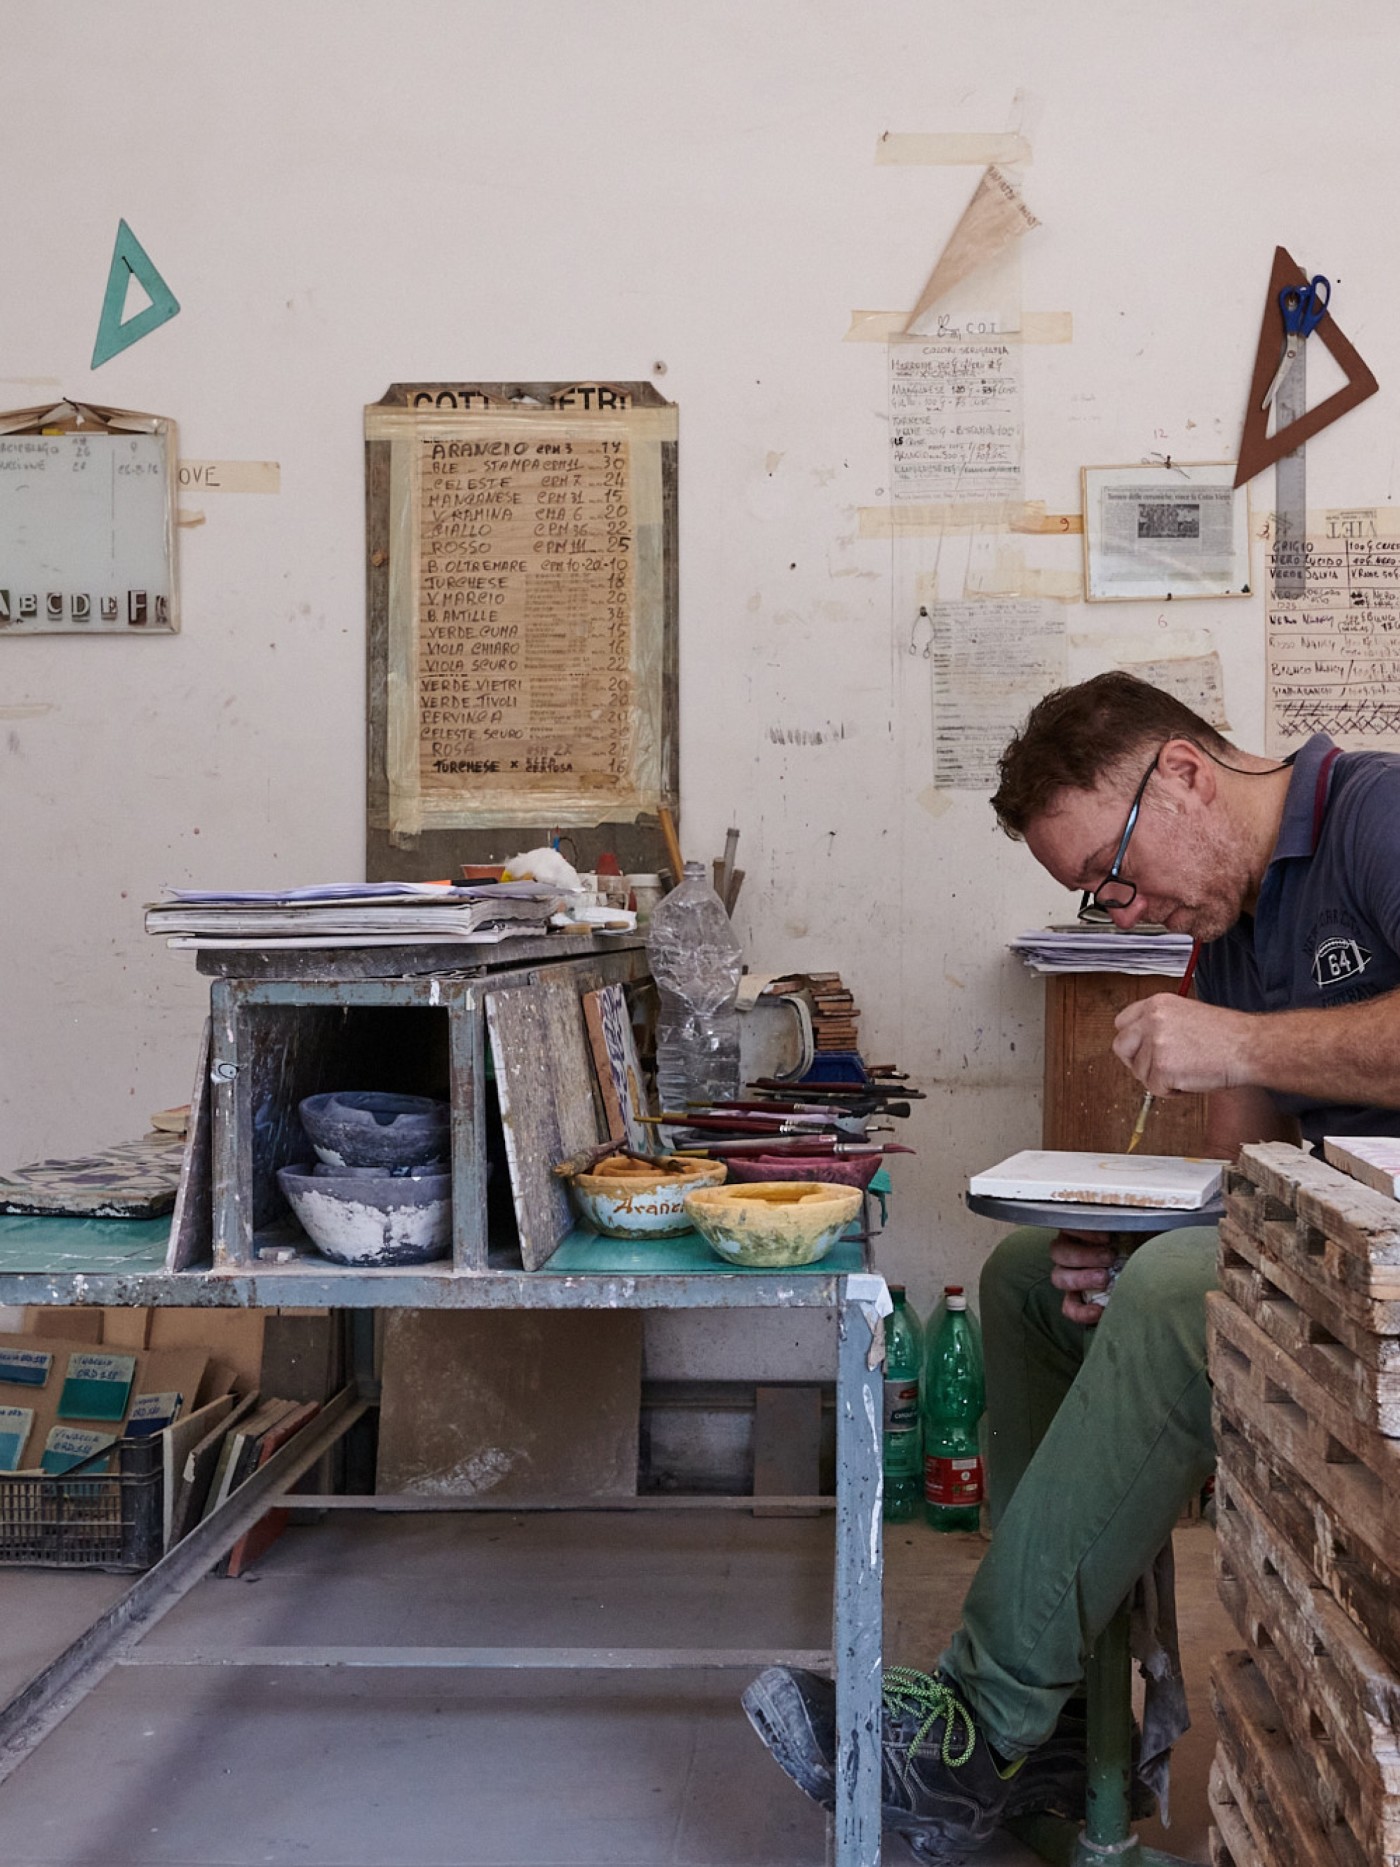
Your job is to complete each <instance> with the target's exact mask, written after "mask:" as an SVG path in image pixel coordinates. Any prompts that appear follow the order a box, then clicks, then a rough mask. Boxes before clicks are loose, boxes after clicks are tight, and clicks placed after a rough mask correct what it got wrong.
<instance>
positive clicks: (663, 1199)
mask: <svg viewBox="0 0 1400 1867" xmlns="http://www.w3.org/2000/svg"><path fill="white" fill-rule="evenodd" d="M663 1164H664V1165H665V1166H667V1167H670V1168H671V1169H672V1171H671V1172H669V1173H655V1172H648V1171H647V1169H646V1168H645V1167H644V1166H643V1165H642V1164H641V1162H640V1161H631V1160H624V1159H622V1158H621V1157H620V1156H616V1155H614V1156H612V1157H611V1158H610V1159H608V1160H603V1161H600V1162H599V1163H598V1165H597V1166H596V1167H595V1168H594V1169H593V1170H592V1172H590V1173H576V1174H573V1175H572V1176H571V1177H570V1180H569V1186H570V1188H571V1189H572V1191H573V1195H574V1204H575V1205H576V1206H577V1207H578V1211H579V1216H580V1218H582V1219H583V1221H584V1223H585V1224H586V1225H591V1226H592V1227H593V1229H594V1231H595V1232H602V1233H603V1234H604V1235H605V1236H606V1237H608V1238H676V1237H679V1236H680V1234H681V1233H682V1232H689V1231H692V1230H693V1229H694V1227H693V1225H692V1223H691V1220H690V1216H689V1214H688V1213H687V1211H686V1207H685V1196H686V1194H687V1193H689V1192H693V1191H694V1189H695V1188H696V1187H703V1186H719V1185H720V1184H721V1183H722V1182H723V1180H724V1174H725V1168H724V1162H723V1161H722V1160H704V1161H702V1160H694V1159H687V1158H680V1157H677V1156H675V1155H667V1156H663Z"/></svg>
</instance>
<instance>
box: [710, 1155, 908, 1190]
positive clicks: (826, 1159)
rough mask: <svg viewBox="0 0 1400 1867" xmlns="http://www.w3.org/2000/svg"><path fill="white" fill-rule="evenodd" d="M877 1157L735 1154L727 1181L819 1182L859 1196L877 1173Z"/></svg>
mask: <svg viewBox="0 0 1400 1867" xmlns="http://www.w3.org/2000/svg"><path fill="white" fill-rule="evenodd" d="M883 1159H884V1156H883V1155H881V1154H838V1155H836V1156H835V1157H834V1158H833V1157H832V1156H831V1155H830V1154H812V1155H809V1156H808V1157H807V1158H806V1159H805V1160H804V1159H803V1157H802V1156H801V1155H800V1154H735V1155H732V1156H731V1157H730V1161H729V1177H730V1179H731V1180H820V1181H822V1182H823V1183H824V1184H825V1185H827V1186H856V1187H859V1188H860V1190H861V1191H862V1192H864V1191H865V1189H866V1187H867V1186H869V1184H870V1182H871V1181H872V1180H873V1179H874V1178H875V1175H876V1174H877V1173H878V1172H879V1171H880V1165H881V1162H882V1160H883Z"/></svg>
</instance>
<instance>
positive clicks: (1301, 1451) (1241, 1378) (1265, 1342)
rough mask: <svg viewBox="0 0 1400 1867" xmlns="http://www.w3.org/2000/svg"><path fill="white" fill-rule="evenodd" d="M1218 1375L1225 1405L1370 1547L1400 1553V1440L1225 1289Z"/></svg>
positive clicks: (1210, 1307)
mask: <svg viewBox="0 0 1400 1867" xmlns="http://www.w3.org/2000/svg"><path fill="white" fill-rule="evenodd" d="M1206 1318H1207V1326H1208V1341H1209V1360H1210V1375H1211V1380H1212V1381H1213V1382H1214V1383H1215V1387H1216V1391H1217V1393H1218V1394H1219V1396H1220V1401H1221V1405H1222V1406H1223V1407H1224V1408H1225V1409H1226V1410H1227V1411H1228V1413H1229V1414H1230V1416H1231V1417H1232V1418H1234V1419H1236V1420H1238V1421H1240V1422H1241V1423H1242V1424H1243V1425H1244V1426H1245V1428H1246V1429H1247V1430H1250V1429H1257V1430H1258V1432H1259V1434H1260V1436H1261V1437H1262V1438H1263V1439H1264V1440H1265V1441H1266V1442H1267V1443H1269V1444H1272V1445H1274V1446H1276V1447H1277V1448H1278V1450H1279V1452H1280V1453H1281V1454H1282V1456H1283V1457H1284V1458H1285V1459H1286V1460H1287V1461H1288V1463H1289V1464H1290V1465H1292V1466H1293V1467H1294V1468H1295V1469H1296V1470H1297V1471H1299V1472H1301V1473H1302V1475H1303V1476H1304V1478H1306V1479H1307V1481H1308V1483H1309V1484H1311V1485H1312V1486H1314V1487H1315V1489H1316V1490H1317V1491H1318V1492H1319V1493H1320V1495H1321V1496H1322V1497H1323V1498H1325V1499H1326V1501H1327V1503H1328V1504H1329V1505H1331V1507H1332V1508H1333V1509H1334V1510H1335V1511H1337V1512H1338V1513H1339V1514H1340V1516H1341V1517H1342V1518H1343V1519H1344V1521H1346V1522H1348V1523H1352V1524H1354V1525H1356V1526H1357V1529H1358V1532H1359V1533H1360V1534H1361V1535H1362V1536H1363V1537H1364V1539H1365V1541H1366V1545H1367V1547H1368V1548H1369V1549H1371V1550H1373V1551H1374V1553H1375V1554H1376V1555H1377V1556H1378V1557H1379V1558H1380V1560H1381V1561H1382V1562H1390V1563H1393V1562H1394V1561H1395V1552H1396V1551H1397V1550H1400V1441H1397V1440H1394V1439H1387V1438H1386V1437H1385V1436H1384V1434H1382V1433H1379V1432H1377V1431H1376V1430H1375V1428H1374V1427H1370V1426H1366V1425H1364V1424H1363V1423H1362V1422H1361V1421H1360V1420H1358V1419H1357V1418H1356V1416H1355V1415H1354V1414H1352V1413H1351V1412H1350V1411H1349V1410H1348V1409H1346V1408H1345V1407H1343V1406H1342V1405H1341V1404H1340V1402H1338V1401H1336V1400H1334V1399H1333V1397H1332V1396H1331V1395H1330V1394H1328V1393H1327V1392H1326V1390H1325V1389H1323V1388H1321V1387H1319V1386H1318V1384H1317V1382H1316V1381H1314V1380H1313V1379H1312V1378H1311V1377H1310V1376H1309V1375H1308V1374H1306V1373H1305V1372H1304V1370H1303V1369H1302V1368H1300V1367H1299V1366H1298V1364H1297V1363H1296V1362H1295V1361H1293V1360H1292V1359H1291V1357H1289V1356H1288V1355H1285V1354H1284V1352H1283V1350H1282V1349H1280V1348H1279V1347H1278V1346H1277V1344H1276V1343H1273V1342H1271V1341H1270V1340H1269V1338H1268V1337H1267V1336H1266V1335H1265V1334H1264V1332H1263V1330H1262V1329H1260V1328H1259V1327H1258V1326H1257V1324H1255V1323H1253V1322H1251V1321H1250V1320H1249V1318H1248V1317H1247V1316H1246V1315H1245V1314H1244V1312H1243V1311H1242V1310H1240V1309H1239V1308H1238V1307H1237V1306H1236V1305H1235V1304H1234V1303H1232V1302H1231V1301H1230V1299H1229V1298H1228V1297H1227V1296H1225V1295H1223V1294H1222V1293H1221V1292H1220V1291H1211V1292H1210V1294H1209V1295H1208V1296H1207V1297H1206Z"/></svg>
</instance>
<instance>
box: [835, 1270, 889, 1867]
mask: <svg viewBox="0 0 1400 1867" xmlns="http://www.w3.org/2000/svg"><path fill="white" fill-rule="evenodd" d="M837 1330H838V1334H839V1339H840V1345H839V1358H838V1368H837V1380H836V1604H835V1628H834V1634H833V1639H832V1647H833V1650H834V1653H835V1662H836V1867H878V1863H879V1859H880V1669H881V1632H882V1630H881V1598H880V1589H881V1583H882V1578H883V1572H884V1540H883V1538H884V1523H883V1517H882V1505H883V1495H882V1494H883V1489H884V1485H883V1474H882V1468H881V1457H880V1450H881V1449H880V1431H881V1417H882V1416H881V1409H882V1404H883V1388H882V1373H881V1363H880V1361H879V1360H878V1359H876V1360H875V1362H874V1366H873V1367H872V1365H871V1360H872V1356H871V1350H872V1346H873V1334H872V1329H871V1324H870V1322H869V1320H868V1318H867V1315H866V1311H865V1310H864V1309H863V1308H862V1307H861V1306H860V1305H859V1304H858V1303H850V1302H847V1301H846V1299H845V1297H844V1295H843V1296H842V1298H841V1300H840V1302H839V1304H838V1306H837Z"/></svg>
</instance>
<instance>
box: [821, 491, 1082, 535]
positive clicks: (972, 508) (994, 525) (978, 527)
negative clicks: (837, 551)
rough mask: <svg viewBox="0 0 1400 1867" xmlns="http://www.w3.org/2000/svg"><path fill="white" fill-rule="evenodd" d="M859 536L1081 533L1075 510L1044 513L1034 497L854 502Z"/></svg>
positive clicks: (1043, 509) (1041, 505) (1079, 519)
mask: <svg viewBox="0 0 1400 1867" xmlns="http://www.w3.org/2000/svg"><path fill="white" fill-rule="evenodd" d="M856 518H857V520H858V522H859V529H858V530H857V532H856V536H857V537H858V538H938V537H941V536H942V535H943V534H944V533H945V532H951V533H957V532H983V531H1004V532H1021V533H1025V534H1029V535H1030V536H1033V537H1039V536H1041V535H1050V536H1056V537H1068V536H1069V535H1070V534H1071V533H1074V532H1082V531H1083V529H1084V521H1083V520H1082V519H1081V518H1080V516H1079V514H1078V513H1077V512H1047V511H1046V510H1045V502H1044V500H1041V499H1032V500H1028V501H1025V502H1024V503H1023V502H1022V501H1021V500H1018V499H963V500H949V501H948V503H947V504H946V505H936V506H916V505H908V506H858V507H857V508H856Z"/></svg>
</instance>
